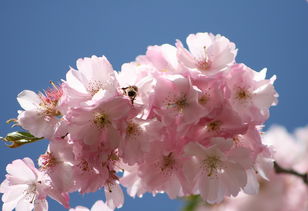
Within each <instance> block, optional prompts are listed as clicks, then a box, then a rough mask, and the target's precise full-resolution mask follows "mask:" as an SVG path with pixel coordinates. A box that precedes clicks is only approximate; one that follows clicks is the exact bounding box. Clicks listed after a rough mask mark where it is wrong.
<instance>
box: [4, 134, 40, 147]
mask: <svg viewBox="0 0 308 211" xmlns="http://www.w3.org/2000/svg"><path fill="white" fill-rule="evenodd" d="M0 139H2V140H3V141H5V142H11V144H9V145H7V146H8V147H10V148H16V147H20V146H22V145H24V144H29V143H33V142H36V141H38V140H42V139H44V137H41V138H37V137H35V136H33V135H31V134H30V133H28V132H20V131H15V132H12V133H8V134H7V135H6V137H0Z"/></svg>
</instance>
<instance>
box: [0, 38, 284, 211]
mask: <svg viewBox="0 0 308 211" xmlns="http://www.w3.org/2000/svg"><path fill="white" fill-rule="evenodd" d="M186 43H187V46H188V48H185V47H184V45H183V44H182V42H181V41H179V40H177V41H176V44H175V46H172V45H169V44H164V45H160V46H157V45H155V46H150V47H148V49H147V51H146V54H145V55H140V56H138V57H137V58H136V60H135V61H133V62H130V63H125V64H123V65H122V67H121V71H120V72H117V71H115V70H114V69H113V67H112V65H111V64H110V63H109V61H108V60H107V58H106V57H104V56H103V57H96V56H92V57H91V58H83V59H79V60H77V68H76V69H74V68H71V69H70V70H69V71H68V72H67V74H66V80H62V82H61V84H60V85H59V86H56V85H54V86H53V87H52V88H51V89H48V90H46V91H45V92H44V93H35V92H33V91H29V90H24V91H22V92H21V93H20V94H19V95H18V97H17V100H18V102H19V104H20V106H21V107H22V108H23V109H24V110H21V111H19V115H18V117H17V120H16V121H17V124H18V125H19V126H21V127H22V128H23V129H25V130H27V131H29V132H30V133H31V134H32V135H33V136H35V137H44V138H46V139H48V140H49V145H48V148H47V151H46V152H45V153H44V154H42V155H41V156H40V158H39V159H38V161H39V162H38V165H39V168H38V169H36V168H35V166H34V164H33V162H32V161H31V160H30V159H29V158H25V159H23V160H16V161H14V162H13V163H12V164H9V165H8V167H7V171H8V174H7V179H6V180H5V181H4V182H3V183H2V185H1V189H0V191H1V192H2V193H4V195H3V198H2V199H3V202H4V205H3V210H4V211H10V210H12V209H13V208H14V207H16V210H20V209H19V207H20V206H25V204H27V208H28V209H23V210H32V209H33V208H35V210H47V202H46V197H47V196H50V197H52V198H53V199H55V200H57V201H58V202H60V203H61V204H63V205H64V206H66V207H69V201H68V199H69V197H68V196H69V193H71V192H75V191H78V192H80V193H88V192H95V191H97V190H98V189H101V188H103V189H104V190H105V196H106V204H107V206H108V207H109V208H110V209H115V208H119V207H121V206H122V205H123V203H124V197H123V192H122V188H121V186H123V187H125V188H127V192H128V194H129V195H130V196H132V197H135V196H138V197H141V196H142V195H143V194H144V193H146V192H150V193H152V194H153V195H155V194H157V193H166V194H168V196H169V197H170V198H172V199H173V198H177V197H185V196H189V195H192V194H200V195H201V197H202V199H203V200H204V201H207V202H208V203H218V202H220V201H222V200H223V199H224V197H226V196H236V195H237V194H238V193H239V192H240V191H241V190H243V191H244V192H246V193H250V194H254V193H256V192H257V191H258V181H257V174H258V175H261V176H263V177H264V178H267V177H266V171H267V169H268V168H270V167H271V166H272V157H271V150H270V149H269V148H268V147H267V146H266V145H264V144H262V142H261V136H260V129H261V126H262V124H263V123H264V122H265V121H266V120H267V119H268V117H269V108H270V106H272V105H275V104H276V103H277V96H278V94H277V93H276V91H275V89H274V86H273V83H274V81H275V76H273V77H272V78H270V79H266V78H265V77H266V69H263V70H261V71H260V72H256V71H254V70H253V69H251V68H249V67H248V66H246V65H245V64H242V63H237V62H236V61H235V57H236V54H237V49H236V47H235V44H234V43H232V42H230V41H229V40H228V39H227V38H226V37H224V36H221V35H213V34H210V33H197V34H190V35H189V36H188V37H187V40H186ZM20 171H22V172H20ZM24 175H27V176H24ZM120 185H121V186H120ZM15 195H16V196H17V195H18V197H16V196H15ZM13 196H14V197H13ZM21 204H22V205H21Z"/></svg>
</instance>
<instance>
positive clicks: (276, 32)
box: [0, 0, 308, 211]
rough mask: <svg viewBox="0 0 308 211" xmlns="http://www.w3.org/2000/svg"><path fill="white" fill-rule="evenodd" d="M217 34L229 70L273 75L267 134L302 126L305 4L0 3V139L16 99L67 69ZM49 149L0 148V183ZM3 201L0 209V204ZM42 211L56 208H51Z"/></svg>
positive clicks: (170, 205)
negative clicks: (226, 46)
mask: <svg viewBox="0 0 308 211" xmlns="http://www.w3.org/2000/svg"><path fill="white" fill-rule="evenodd" d="M197 32H212V33H214V34H218V33H219V34H222V35H224V36H226V37H227V38H229V39H230V40H231V41H233V42H235V44H236V46H237V48H238V49H239V51H238V56H237V62H238V63H245V64H247V65H248V66H250V67H251V68H253V69H255V70H260V69H262V68H264V67H267V68H268V78H269V77H271V76H272V75H274V74H275V75H277V80H276V82H275V87H276V89H277V91H278V93H279V95H280V97H279V104H278V106H276V107H273V108H272V109H271V116H270V119H269V120H268V121H267V123H266V128H268V127H269V126H270V125H272V124H280V125H284V126H285V127H286V128H287V129H288V130H289V131H293V130H294V129H295V128H296V127H302V126H305V125H307V124H308V111H307V109H308V88H307V86H308V3H307V2H306V1H305V0H155V1H146V0H138V1H137V0H110V1H105V0H53V1H47V0H27V1H22V0H19V1H17V0H0V72H1V76H0V77H1V83H0V90H1V91H0V99H1V110H0V136H5V135H6V134H7V133H8V132H11V131H13V129H11V128H10V127H9V126H8V125H6V124H5V121H6V120H7V119H10V118H14V117H16V116H17V110H18V109H20V107H19V105H18V103H17V101H16V96H17V94H18V93H19V92H20V91H22V90H24V89H29V90H33V91H36V92H38V91H42V90H43V89H46V88H47V87H49V86H50V85H49V81H50V80H52V81H54V82H56V83H57V82H60V79H64V78H65V74H66V72H67V70H68V69H69V66H72V67H75V61H76V60H77V59H78V58H81V57H90V56H91V55H97V56H102V55H105V56H106V57H107V58H108V59H109V61H110V62H111V63H112V64H113V67H114V69H116V70H120V67H121V64H123V63H125V62H130V61H132V60H134V58H135V57H136V56H137V55H140V54H144V53H145V51H146V48H147V46H149V45H161V44H164V43H169V44H174V43H175V39H180V40H182V41H185V39H186V37H187V35H188V34H190V33H197ZM47 144H48V141H46V140H44V141H41V142H38V143H34V144H29V145H26V146H23V147H21V148H18V149H9V148H7V147H5V145H4V144H3V143H0V156H1V159H0V180H1V181H2V180H4V177H5V174H6V171H5V166H6V165H7V164H8V163H10V162H12V161H13V160H15V159H18V158H24V157H31V158H32V159H33V160H36V159H37V158H38V156H39V155H40V154H42V153H44V152H45V150H46V147H47ZM103 195H104V194H103V192H102V191H99V192H98V193H95V194H87V195H84V196H80V195H79V194H72V195H71V206H72V207H75V206H77V205H84V206H87V207H91V206H92V204H93V203H94V202H95V201H96V200H98V199H103ZM125 200H126V202H125V205H124V208H122V209H120V210H124V211H144V210H147V211H156V210H161V211H171V210H179V209H180V207H181V205H182V202H181V201H180V200H169V199H168V198H167V197H166V196H165V195H159V196H156V197H155V198H153V197H152V196H151V195H150V194H147V195H146V196H144V197H143V198H142V199H130V198H129V197H128V196H126V198H125ZM1 203H2V202H0V205H1ZM49 207H50V210H51V211H54V210H57V211H62V210H65V209H64V208H62V207H61V206H60V205H58V204H57V203H56V202H51V201H50V203H49Z"/></svg>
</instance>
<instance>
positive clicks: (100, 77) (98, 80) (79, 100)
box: [61, 56, 119, 110]
mask: <svg viewBox="0 0 308 211" xmlns="http://www.w3.org/2000/svg"><path fill="white" fill-rule="evenodd" d="M77 69H78V70H75V69H73V68H71V69H70V70H69V71H68V72H67V74H66V81H64V83H63V95H64V99H63V101H61V107H62V109H63V110H67V109H68V107H74V106H79V105H80V104H83V103H85V102H86V101H89V100H92V98H93V97H95V95H96V94H97V93H99V94H100V97H105V98H108V97H112V96H115V95H117V93H118V88H119V85H118V82H117V80H116V76H115V71H114V70H113V68H112V66H111V64H110V63H109V61H108V60H107V58H106V57H104V56H103V57H96V56H92V57H91V58H83V59H78V60H77Z"/></svg>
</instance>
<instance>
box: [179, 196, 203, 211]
mask: <svg viewBox="0 0 308 211" xmlns="http://www.w3.org/2000/svg"><path fill="white" fill-rule="evenodd" d="M185 201H186V204H185V205H184V207H183V209H182V211H195V210H196V209H197V207H198V206H199V205H200V203H201V202H202V200H201V198H200V196H199V195H191V196H188V197H186V199H185Z"/></svg>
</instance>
